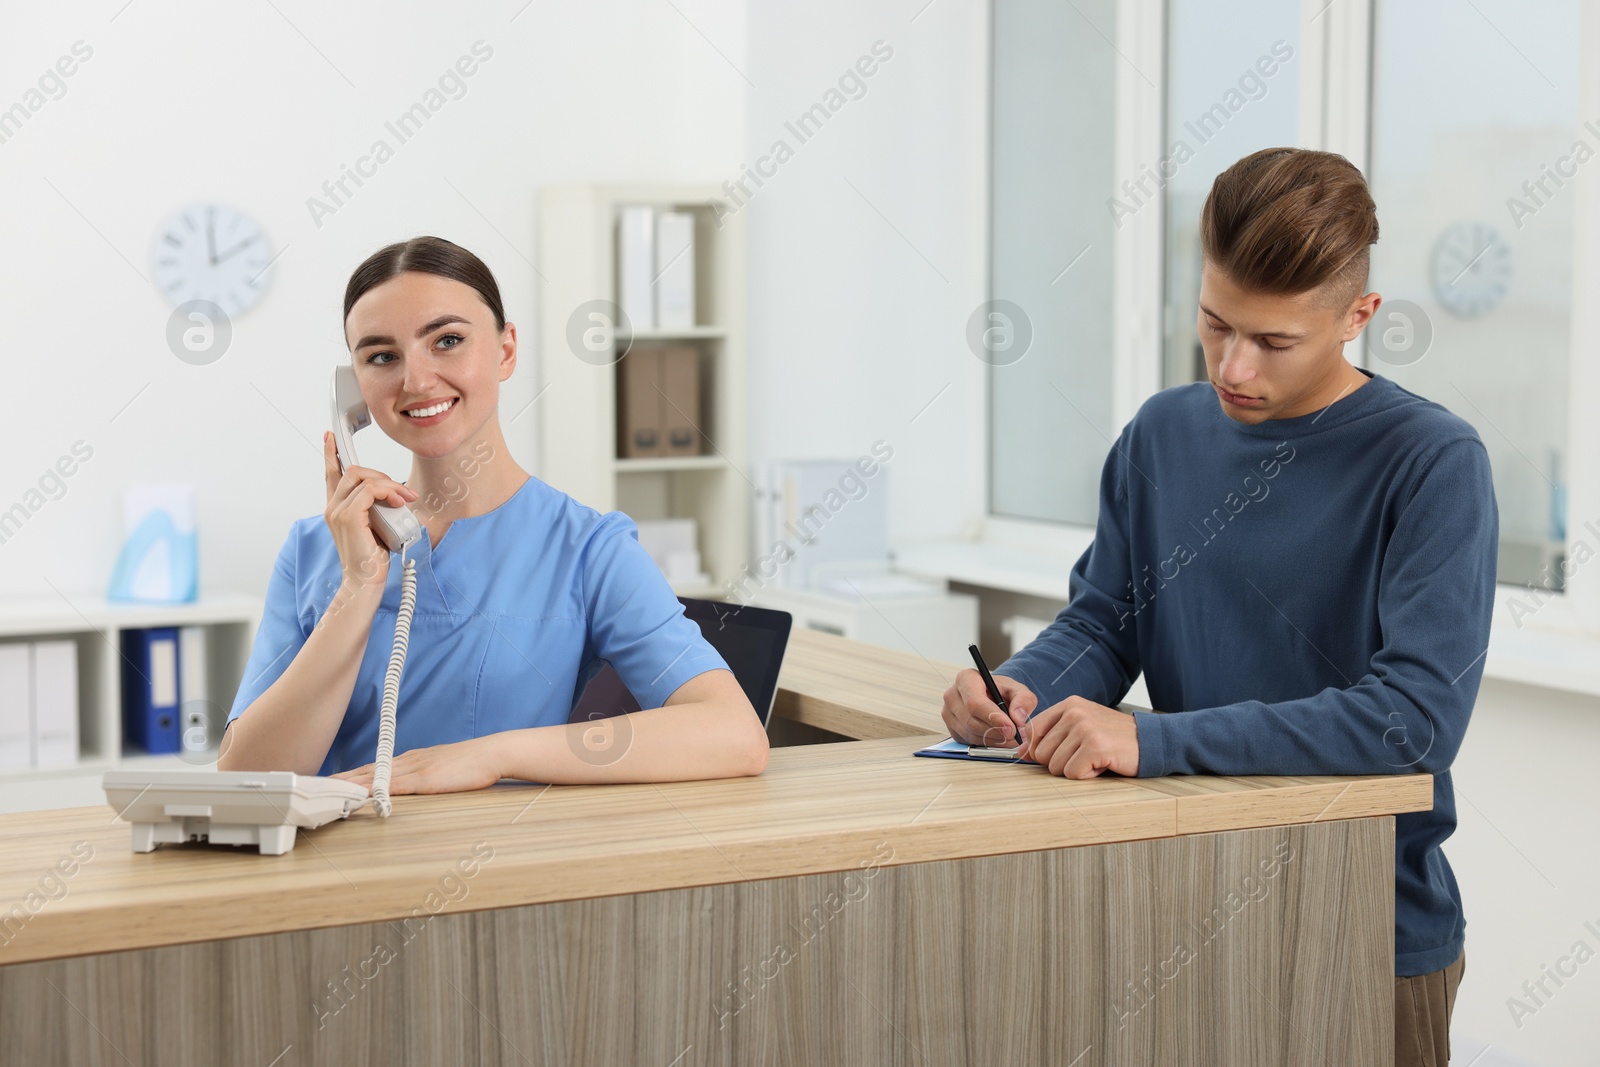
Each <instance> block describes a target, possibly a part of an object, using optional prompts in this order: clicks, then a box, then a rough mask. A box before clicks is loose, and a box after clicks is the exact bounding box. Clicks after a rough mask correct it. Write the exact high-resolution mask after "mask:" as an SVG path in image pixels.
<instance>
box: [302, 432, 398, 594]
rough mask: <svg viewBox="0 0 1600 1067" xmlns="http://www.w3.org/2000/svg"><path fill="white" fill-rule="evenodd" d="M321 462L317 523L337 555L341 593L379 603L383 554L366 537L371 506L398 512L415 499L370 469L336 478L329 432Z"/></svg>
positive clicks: (353, 469) (352, 469)
mask: <svg viewBox="0 0 1600 1067" xmlns="http://www.w3.org/2000/svg"><path fill="white" fill-rule="evenodd" d="M322 456H323V461H324V467H325V474H326V479H327V488H328V507H327V510H326V511H324V512H323V518H324V519H325V520H326V521H327V523H328V529H329V530H330V531H332V533H333V544H334V547H335V548H336V549H337V550H338V552H339V569H340V574H341V575H342V576H343V581H342V588H343V589H344V590H346V591H347V592H348V593H349V594H350V595H352V596H356V595H369V596H374V598H377V597H381V594H382V591H383V588H384V586H385V584H386V583H387V581H388V578H389V550H388V549H387V548H385V547H384V546H383V545H382V544H381V543H380V542H379V541H378V538H377V535H376V534H374V533H373V532H372V521H371V512H372V505H373V504H374V503H383V504H388V505H389V506H391V507H403V506H404V505H406V504H408V503H410V502H411V501H413V500H416V499H417V496H418V494H417V492H416V490H414V489H410V488H408V487H407V486H405V485H403V484H402V483H400V482H397V481H395V480H394V479H393V478H390V477H389V476H388V475H386V474H384V473H382V472H381V471H375V470H373V469H372V468H371V467H360V466H356V465H354V464H351V465H350V466H348V467H346V468H345V469H344V472H343V473H340V471H339V457H338V453H337V452H336V451H335V448H334V443H333V433H332V432H331V431H328V432H324V434H323V435H322Z"/></svg>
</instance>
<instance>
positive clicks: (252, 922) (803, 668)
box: [0, 634, 1433, 964]
mask: <svg viewBox="0 0 1600 1067" xmlns="http://www.w3.org/2000/svg"><path fill="white" fill-rule="evenodd" d="M796 637H797V639H798V640H797V641H796V643H795V645H794V647H793V649H792V652H791V655H792V657H793V658H792V660H791V662H790V663H789V665H787V666H786V667H785V671H784V678H785V681H786V683H787V682H789V681H791V680H793V681H795V684H797V685H799V686H801V687H802V689H803V690H804V691H803V692H798V693H797V692H795V691H793V690H791V694H790V695H789V696H788V697H786V698H785V699H786V700H788V701H789V702H790V706H791V709H794V708H798V709H799V710H801V711H802V712H803V713H805V714H810V715H814V716H818V717H830V716H831V720H830V721H833V722H835V723H836V724H838V725H843V726H847V727H848V726H851V725H852V720H851V719H850V716H849V712H850V706H849V705H848V704H846V703H845V701H846V700H850V699H854V700H858V701H861V704H860V705H858V706H857V710H856V712H855V715H856V716H857V718H856V719H854V720H853V723H854V728H857V729H859V730H860V731H862V732H870V731H874V730H877V731H888V730H891V729H902V730H904V729H908V727H907V726H906V722H905V719H906V718H907V717H910V716H923V717H925V716H927V715H929V714H931V715H932V716H933V721H935V722H937V719H938V704H937V700H936V699H935V701H934V703H933V705H932V710H931V712H930V711H928V710H927V705H926V704H925V703H919V701H920V700H922V698H923V697H925V696H926V694H927V692H928V691H930V689H931V688H932V687H934V686H935V683H938V684H937V691H938V692H942V690H943V687H944V684H946V683H944V682H943V681H942V680H941V679H939V678H938V677H937V669H936V668H934V667H933V666H931V665H927V664H924V666H923V668H921V669H919V668H917V667H916V666H914V665H912V664H909V663H906V662H901V663H899V664H898V665H897V666H895V667H894V670H893V673H891V674H886V675H884V674H881V675H879V676H878V677H877V678H876V679H875V680H874V679H866V680H863V679H855V678H850V677H847V676H844V675H842V674H830V671H829V670H828V667H827V664H826V663H818V662H817V657H818V656H819V655H820V656H822V658H823V659H824V660H831V659H833V658H834V657H833V656H830V655H828V653H830V652H831V653H834V654H837V655H838V656H844V657H847V658H848V657H856V659H859V660H861V661H862V662H866V661H870V660H872V659H874V658H877V657H879V656H882V655H885V654H884V653H879V652H876V651H874V650H865V651H863V650H862V649H861V647H860V646H852V645H850V643H849V642H840V644H841V645H844V646H847V647H843V648H840V647H838V646H834V645H831V644H830V642H832V641H838V639H836V638H835V639H820V635H810V634H797V635H796ZM887 655H891V656H892V655H893V654H887ZM862 662H856V660H854V659H851V660H849V661H848V662H847V663H846V666H851V665H852V664H853V666H852V667H851V669H858V668H861V666H862ZM946 666H953V665H946ZM919 673H921V674H925V675H927V677H926V678H919V677H918V674H919ZM863 681H873V682H874V685H875V686H876V688H871V689H868V688H864V687H861V686H859V685H858V684H857V683H859V682H863ZM902 685H903V686H904V687H905V688H904V689H900V688H897V686H902ZM907 693H910V694H913V695H915V696H916V699H912V697H910V696H907ZM934 695H935V697H937V692H935V694H934ZM914 721H922V720H921V719H916V720H914ZM828 728H830V729H831V728H834V727H828ZM942 737H943V734H942V731H941V732H940V733H939V734H938V735H932V734H927V733H920V734H912V735H909V736H900V737H887V738H884V737H880V738H878V739H875V740H866V741H852V742H844V743H840V744H829V745H810V746H803V747H796V748H781V749H776V750H774V751H773V753H772V758H771V761H770V763H769V765H768V768H767V772H766V773H765V774H764V775H762V776H760V777H758V778H741V779H733V780H725V781H712V782H679V783H670V784H663V785H622V786H616V785H614V786H557V787H545V786H535V785H519V784H505V783H503V784H501V785H499V786H497V787H495V788H493V789H488V790H483V791H480V792H475V793H458V794H450V795H445V796H424V797H411V796H405V797H396V798H395V807H394V814H393V816H392V817H390V818H389V819H386V820H385V819H379V818H377V817H376V816H375V815H373V814H372V812H371V811H370V809H369V810H366V811H363V812H360V813H358V814H357V815H355V816H353V817H352V818H350V819H347V820H344V821H342V822H336V823H332V824H330V825H328V826H325V827H322V828H320V829H318V830H315V831H311V832H309V833H306V834H302V835H301V836H300V838H299V841H298V843H297V844H296V846H295V849H294V851H293V852H291V853H289V854H288V855H285V856H261V855H258V854H256V853H255V852H253V851H250V850H246V849H227V848H213V847H203V846H182V847H174V846H161V847H160V848H158V849H157V850H156V851H155V852H152V853H146V854H136V853H134V852H132V851H131V849H130V845H129V828H128V824H127V823H124V822H122V821H121V820H120V819H118V818H116V817H115V816H114V815H113V813H112V812H111V809H110V808H109V807H94V808H73V809H67V810H61V811H46V812H35V813H24V814H17V815H6V816H0V855H3V856H4V857H5V859H6V862H5V866H4V870H3V871H0V964H8V963H19V962H24V961H27V960H38V959H52V958H57V957H63V956H74V955H82V954H86V953H98V952H110V951H119V950H124V949H133V948H147V947H153V946H159V945H170V944H182V943H187V942H192V941H209V940H215V939H218V938H229V937H243V936H250V935H256V934H268V933H277V932H282V931H289V930H301V929H313V928H317V927H324V926H341V925H348V924H353V923H366V922H379V921H385V920H391V919H404V918H406V917H408V916H410V915H412V914H413V912H414V911H415V910H417V909H425V911H432V912H439V911H473V910H480V909H485V908H503V907H511V906H517V905H526V904H538V903H545V902H550V901H559V900H576V899H584V898H589V897H600V896H612V895H616V894H622V893H636V892H647V891H652V890H661V889H673V888H680V887H686V886H697V885H712V884H721V883H726V882H730V881H736V880H739V879H750V880H755V879H763V878H778V877H786V876H791V875H801V874H814V873H820V872H826V871H842V870H850V869H853V868H857V867H862V866H865V865H867V864H870V863H874V862H876V863H879V864H883V863H888V864H904V863H921V862H927V861H932V860H947V859H957V858H964V857H970V856H985V855H996V854H1003V853H1012V852H1028V851H1035V850H1039V849H1051V848H1065V847H1073V846H1079V845H1098V844H1107V843H1112V842H1118V841H1133V840H1141V839H1147V838H1159V837H1172V836H1176V835H1180V834H1192V833H1204V832H1209V831H1215V830H1233V829H1242V828H1246V827H1269V826H1281V825H1288V824H1294V823H1310V822H1317V821H1327V820H1334V819H1351V818H1361V817H1367V816H1376V815H1388V814H1394V813H1397V812H1404V811H1422V810H1426V809H1427V808H1428V807H1430V806H1431V804H1432V802H1433V780H1432V778H1431V777H1430V776H1428V775H1415V774H1413V775H1397V776H1375V777H1348V778H1296V777H1258V778H1166V779H1125V778H1116V777H1102V778H1096V779H1092V780H1089V781H1082V782H1076V781H1065V780H1063V779H1060V778H1055V777H1052V776H1051V775H1049V774H1048V773H1046V772H1044V771H1042V770H1041V769H1039V768H1038V767H1034V766H1031V765H1025V766H1023V765H1018V766H1013V765H1006V764H986V763H970V762H966V761H960V760H942V759H915V758H912V756H911V753H912V752H913V751H915V750H916V749H917V748H920V747H923V746H925V745H927V744H931V743H933V742H934V741H936V740H939V739H941V738H942ZM75 848H76V853H75V852H74V849H75ZM475 849H476V850H479V851H478V854H477V855H476V856H475V855H474V851H475ZM89 850H92V855H91V856H89V858H88V859H87V860H85V859H84V856H85V854H86V853H87V852H88V851H89ZM489 850H492V858H490V859H489V860H488V861H487V862H482V856H483V855H484V853H485V852H486V851H489ZM75 857H76V860H77V861H78V865H77V867H76V868H75V869H74V871H73V873H72V875H71V876H70V877H65V876H62V875H60V874H53V873H52V872H53V871H55V870H56V868H57V864H58V861H62V860H67V861H73V860H74V858H75ZM474 860H477V861H478V863H477V866H476V869H475V872H474V873H473V874H472V875H471V876H464V875H463V874H462V873H461V867H460V866H459V864H461V863H462V862H465V863H467V864H468V865H469V866H470V865H471V864H472V863H473V861H474ZM18 909H21V910H20V911H19V910H18ZM421 913H425V912H421ZM18 915H21V916H22V918H20V919H18V918H17V916H18Z"/></svg>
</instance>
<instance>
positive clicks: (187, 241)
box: [150, 203, 272, 315]
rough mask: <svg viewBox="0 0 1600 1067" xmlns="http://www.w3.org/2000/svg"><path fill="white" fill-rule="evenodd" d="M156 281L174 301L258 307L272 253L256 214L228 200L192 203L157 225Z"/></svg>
mask: <svg viewBox="0 0 1600 1067" xmlns="http://www.w3.org/2000/svg"><path fill="white" fill-rule="evenodd" d="M150 258H151V261H152V263H153V264H154V266H155V279H156V286H157V287H158V288H159V289H160V290H161V292H162V294H163V295H165V296H166V298H167V299H168V300H170V301H171V302H172V303H173V305H174V306H176V305H179V304H183V303H186V302H188V301H190V300H209V301H211V302H212V303H213V304H216V305H217V306H218V307H220V308H221V309H222V310H223V311H225V312H227V313H228V314H229V315H242V314H244V313H245V312H246V311H249V310H250V309H251V308H253V307H255V305H256V303H257V302H258V301H259V300H260V299H261V296H262V294H263V292H265V290H266V285H267V279H266V270H267V265H268V264H270V263H271V262H272V252H271V250H270V249H269V247H268V245H267V239H266V235H264V234H263V233H262V232H261V227H260V226H258V225H256V222H255V220H254V219H252V218H251V217H250V216H248V215H246V214H245V213H244V212H242V211H240V210H238V209H237V208H233V207H229V206H227V205H226V204H217V203H199V204H190V205H189V206H187V207H184V208H182V209H180V210H178V211H175V212H173V214H172V215H171V216H169V217H168V218H167V220H166V221H165V222H163V223H162V224H161V226H160V227H159V228H157V230H156V236H155V240H154V242H152V245H151V250H150Z"/></svg>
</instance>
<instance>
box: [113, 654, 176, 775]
mask: <svg viewBox="0 0 1600 1067" xmlns="http://www.w3.org/2000/svg"><path fill="white" fill-rule="evenodd" d="M179 676H180V675H179V672H178V630H177V628H176V627H173V626H166V627H155V628H153V629H148V630H123V631H122V736H123V740H124V741H126V742H127V743H129V744H132V745H137V746H138V747H139V748H142V749H144V750H145V751H146V752H149V753H151V754H152V755H161V754H167V753H173V752H178V751H179V750H180V749H181V748H182V727H181V725H180V723H179V721H178V678H179Z"/></svg>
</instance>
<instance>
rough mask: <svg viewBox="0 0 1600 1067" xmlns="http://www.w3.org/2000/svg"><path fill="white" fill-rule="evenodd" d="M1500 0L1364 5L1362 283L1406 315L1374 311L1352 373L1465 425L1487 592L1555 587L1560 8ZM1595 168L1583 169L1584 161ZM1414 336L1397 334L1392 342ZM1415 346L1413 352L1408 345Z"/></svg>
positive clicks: (1563, 294)
mask: <svg viewBox="0 0 1600 1067" xmlns="http://www.w3.org/2000/svg"><path fill="white" fill-rule="evenodd" d="M1526 13H1527V12H1526V9H1525V8H1524V7H1522V6H1521V5H1518V4H1516V3H1513V2H1511V0H1499V2H1496V0H1475V5H1469V6H1467V7H1465V8H1463V7H1462V6H1461V5H1460V4H1459V3H1457V2H1456V0H1405V2H1403V3H1400V2H1395V3H1391V2H1382V3H1379V4H1378V5H1377V7H1376V9H1375V16H1376V17H1375V19H1374V24H1373V28H1374V32H1373V39H1374V52H1373V74H1372V86H1373V90H1372V133H1371V143H1372V159H1371V165H1370V167H1369V168H1368V178H1369V181H1370V182H1371V185H1372V192H1373V198H1374V199H1375V200H1376V201H1377V203H1378V227H1379V239H1378V244H1377V245H1376V246H1375V247H1374V249H1373V271H1372V284H1371V288H1373V289H1375V290H1376V291H1377V292H1379V293H1381V294H1383V296H1384V297H1385V298H1386V299H1388V300H1392V301H1400V300H1403V301H1407V302H1410V303H1411V304H1413V305H1415V306H1416V307H1418V308H1420V310H1421V317H1420V318H1419V319H1418V321H1417V322H1416V323H1415V324H1412V323H1407V322H1405V321H1403V320H1402V319H1400V318H1398V317H1393V316H1386V315H1385V313H1384V311H1383V310H1382V309H1380V311H1379V321H1378V322H1376V323H1375V324H1374V325H1375V326H1378V327H1381V328H1387V329H1398V330H1400V331H1402V333H1401V334H1399V335H1398V336H1400V337H1401V338H1402V339H1404V340H1406V341H1407V342H1408V343H1406V344H1405V345H1403V346H1396V347H1397V348H1398V350H1397V351H1390V346H1386V345H1385V344H1384V343H1383V337H1382V334H1381V332H1380V333H1378V334H1376V335H1375V336H1374V337H1372V338H1369V339H1368V342H1367V353H1368V367H1369V368H1370V369H1371V370H1374V371H1376V372H1378V373H1380V374H1383V375H1385V376H1387V377H1390V378H1393V379H1394V380H1395V381H1397V382H1399V383H1400V384H1401V385H1403V386H1405V387H1406V388H1407V389H1410V390H1412V391H1413V392H1416V393H1420V394H1421V395H1422V396H1425V397H1427V398H1428V399H1430V400H1436V401H1438V402H1439V403H1441V404H1443V405H1444V406H1445V407H1447V408H1449V409H1450V410H1451V411H1453V412H1455V413H1456V414H1458V415H1460V416H1461V417H1463V418H1465V419H1466V420H1467V421H1469V422H1471V423H1472V424H1473V425H1474V426H1476V427H1477V430H1478V434H1479V435H1480V436H1481V437H1482V438H1483V443H1484V445H1485V446H1486V447H1487V448H1488V450H1489V460H1490V463H1491V465H1492V466H1493V468H1494V479H1495V495H1496V496H1497V497H1498V499H1499V504H1500V581H1502V582H1506V583H1513V584H1516V585H1526V584H1528V583H1533V584H1534V585H1536V586H1539V587H1541V588H1545V589H1552V590H1561V589H1562V588H1563V571H1564V568H1563V567H1562V566H1561V564H1562V561H1563V559H1564V556H1565V551H1566V537H1567V531H1566V524H1567V520H1566V500H1565V498H1566V483H1567V479H1568V471H1567V467H1568V462H1567V460H1568V454H1567V432H1568V425H1567V405H1566V397H1567V392H1568V385H1569V363H1570V361H1571V352H1572V295H1573V294H1572V278H1573V272H1572V265H1573V241H1574V237H1573V235H1574V217H1573V212H1574V207H1575V201H1576V200H1577V196H1576V193H1575V190H1574V185H1575V182H1574V181H1573V178H1574V177H1575V176H1576V172H1577V168H1578V167H1579V166H1580V165H1582V164H1580V163H1579V161H1578V159H1577V158H1576V155H1578V154H1581V153H1575V152H1574V148H1575V143H1576V142H1577V141H1579V140H1580V139H1581V140H1582V141H1584V142H1586V143H1587V144H1588V149H1589V154H1591V155H1592V154H1593V152H1594V150H1595V149H1597V148H1600V140H1597V138H1596V137H1595V135H1594V133H1593V132H1589V131H1585V130H1583V129H1581V128H1580V127H1579V125H1578V109H1577V104H1578V74H1579V68H1578V42H1579V40H1580V38H1581V34H1580V32H1579V25H1578V21H1579V18H1578V15H1579V12H1578V4H1577V2H1576V0H1565V2H1552V3H1550V4H1546V5H1543V6H1542V7H1541V9H1540V13H1539V17H1538V18H1526V17H1523V16H1524V15H1526ZM1597 165H1600V164H1597ZM1413 328H1415V329H1416V330H1419V331H1426V333H1428V334H1431V338H1429V337H1417V338H1407V337H1405V335H1404V331H1406V330H1408V329H1413ZM1424 346H1426V347H1425V348H1424Z"/></svg>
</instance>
